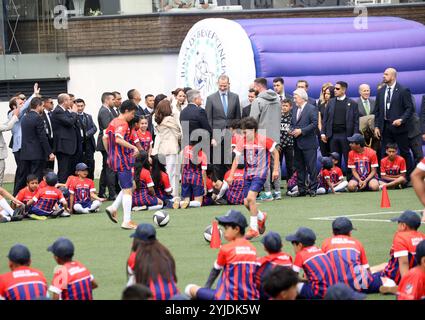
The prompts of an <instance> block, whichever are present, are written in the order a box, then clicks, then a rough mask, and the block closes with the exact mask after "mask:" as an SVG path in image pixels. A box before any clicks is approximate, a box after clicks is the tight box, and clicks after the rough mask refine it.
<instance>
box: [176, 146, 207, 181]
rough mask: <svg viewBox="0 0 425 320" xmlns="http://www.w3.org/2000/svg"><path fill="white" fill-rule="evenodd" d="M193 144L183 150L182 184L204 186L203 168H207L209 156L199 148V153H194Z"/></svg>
mask: <svg viewBox="0 0 425 320" xmlns="http://www.w3.org/2000/svg"><path fill="white" fill-rule="evenodd" d="M192 149H193V146H186V147H185V148H184V150H183V164H184V165H183V173H182V184H183V183H185V184H191V185H195V186H202V170H204V171H205V170H207V166H208V162H207V156H206V154H205V153H204V152H203V151H202V150H199V152H198V155H194V154H193V150H192Z"/></svg>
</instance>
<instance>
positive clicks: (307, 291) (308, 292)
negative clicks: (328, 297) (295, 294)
mask: <svg viewBox="0 0 425 320" xmlns="http://www.w3.org/2000/svg"><path fill="white" fill-rule="evenodd" d="M319 292H320V291H319ZM299 296H300V298H302V299H308V300H313V299H323V297H322V296H319V295H316V294H315V293H314V291H313V288H312V287H311V284H310V283H308V282H306V283H304V285H303V287H302V288H301V292H300V294H299Z"/></svg>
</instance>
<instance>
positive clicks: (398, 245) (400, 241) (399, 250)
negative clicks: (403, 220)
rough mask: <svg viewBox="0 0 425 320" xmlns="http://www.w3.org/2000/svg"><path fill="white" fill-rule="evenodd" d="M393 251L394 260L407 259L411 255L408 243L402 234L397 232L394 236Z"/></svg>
mask: <svg viewBox="0 0 425 320" xmlns="http://www.w3.org/2000/svg"><path fill="white" fill-rule="evenodd" d="M392 249H393V255H394V258H399V257H407V256H408V255H409V247H408V244H407V243H406V241H405V239H404V238H403V237H402V236H401V233H400V232H397V233H396V234H395V235H394V240H393V246H392Z"/></svg>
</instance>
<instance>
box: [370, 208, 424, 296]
mask: <svg viewBox="0 0 425 320" xmlns="http://www.w3.org/2000/svg"><path fill="white" fill-rule="evenodd" d="M391 221H393V222H397V223H398V224H397V232H396V233H395V235H394V239H393V243H392V246H391V250H390V256H391V258H390V260H389V261H388V263H384V264H381V265H378V266H374V267H372V268H371V270H372V272H373V277H374V281H375V282H376V283H377V286H381V287H380V289H379V291H380V292H381V293H393V289H392V288H391V287H394V286H396V285H398V284H399V283H400V280H401V279H402V278H403V277H404V276H405V275H406V274H407V272H408V271H409V269H411V268H413V267H414V266H415V265H416V261H415V252H416V246H417V245H418V244H419V243H420V242H421V241H422V240H425V234H423V233H422V232H419V231H418V229H419V227H420V225H421V218H420V216H419V214H417V213H416V212H414V211H410V210H406V211H404V212H403V213H402V214H401V215H400V216H399V217H397V218H394V219H391Z"/></svg>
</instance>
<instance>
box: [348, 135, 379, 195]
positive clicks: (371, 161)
mask: <svg viewBox="0 0 425 320" xmlns="http://www.w3.org/2000/svg"><path fill="white" fill-rule="evenodd" d="M348 141H349V143H350V148H351V151H350V152H349V153H348V168H349V169H351V172H352V174H353V177H352V178H351V180H350V182H349V183H348V191H350V192H356V191H358V190H362V191H364V190H370V191H378V190H379V182H378V176H377V168H378V167H379V164H378V157H377V156H376V152H375V151H374V150H372V149H371V148H368V147H365V140H364V137H363V136H362V135H361V134H359V133H356V134H354V135H353V136H352V137H349V138H348Z"/></svg>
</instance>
